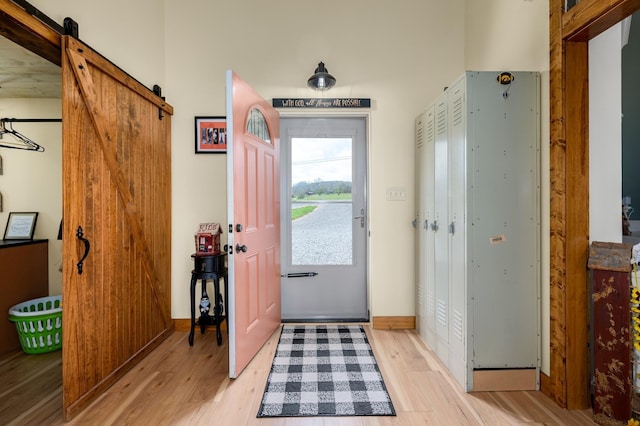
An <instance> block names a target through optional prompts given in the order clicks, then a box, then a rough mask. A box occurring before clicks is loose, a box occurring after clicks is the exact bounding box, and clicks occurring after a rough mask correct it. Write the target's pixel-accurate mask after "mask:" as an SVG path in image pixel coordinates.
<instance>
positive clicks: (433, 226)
mask: <svg viewBox="0 0 640 426" xmlns="http://www.w3.org/2000/svg"><path fill="white" fill-rule="evenodd" d="M431 230H432V231H436V232H437V231H438V221H437V220H434V221H433V223H432V224H431Z"/></svg>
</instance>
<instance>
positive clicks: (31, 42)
mask: <svg viewBox="0 0 640 426" xmlns="http://www.w3.org/2000/svg"><path fill="white" fill-rule="evenodd" d="M0 35H1V36H4V37H6V38H8V39H9V40H11V41H13V42H14V43H17V44H19V45H21V46H23V47H24V48H26V49H28V50H30V51H31V52H33V53H35V54H36V55H39V56H42V57H43V58H45V59H46V60H48V61H50V62H53V63H54V64H56V65H58V66H59V65H60V64H61V60H62V59H61V58H62V56H61V50H60V49H61V45H62V43H61V35H60V34H59V33H58V32H57V31H54V30H53V29H52V28H51V27H49V26H48V25H46V24H44V23H43V22H42V21H40V20H39V19H37V18H35V17H33V16H32V15H31V14H29V13H28V12H26V11H25V10H24V9H22V8H21V7H19V6H17V5H16V4H15V3H13V2H12V1H11V0H0Z"/></svg>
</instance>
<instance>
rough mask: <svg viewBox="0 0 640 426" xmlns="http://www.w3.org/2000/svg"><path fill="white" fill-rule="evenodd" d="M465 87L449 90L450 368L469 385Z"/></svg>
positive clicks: (455, 87)
mask: <svg viewBox="0 0 640 426" xmlns="http://www.w3.org/2000/svg"><path fill="white" fill-rule="evenodd" d="M465 85H466V79H464V78H463V79H460V80H459V81H458V82H457V83H456V84H454V85H453V86H452V87H451V89H449V143H448V151H447V155H448V161H449V169H448V184H449V211H448V221H447V223H448V229H447V231H448V233H449V296H450V307H449V324H450V326H449V349H450V350H449V354H450V355H449V365H450V367H449V368H450V370H451V372H452V374H453V375H454V377H455V378H456V379H457V380H458V381H459V382H460V383H462V384H463V385H464V384H465V383H466V378H467V370H466V356H465V351H466V308H467V306H466V290H467V274H466V270H467V269H466V263H467V259H466V238H467V232H466V221H465V217H466V179H465V175H466V173H465V168H466V159H467V156H466V125H465Z"/></svg>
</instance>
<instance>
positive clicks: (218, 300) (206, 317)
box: [189, 252, 229, 346]
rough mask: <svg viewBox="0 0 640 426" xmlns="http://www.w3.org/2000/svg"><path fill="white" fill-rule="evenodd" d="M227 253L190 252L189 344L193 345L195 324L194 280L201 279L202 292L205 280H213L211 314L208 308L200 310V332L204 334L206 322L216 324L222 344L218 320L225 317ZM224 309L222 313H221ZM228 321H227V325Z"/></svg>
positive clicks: (205, 284)
mask: <svg viewBox="0 0 640 426" xmlns="http://www.w3.org/2000/svg"><path fill="white" fill-rule="evenodd" d="M226 255H227V253H225V252H223V253H220V254H211V255H209V254H206V255H196V254H192V255H191V258H192V259H193V271H191V332H190V333H189V345H190V346H193V334H194V329H195V326H196V307H195V304H196V300H195V299H196V282H197V281H198V280H201V281H202V294H203V295H206V294H207V280H213V293H214V294H213V298H212V299H213V301H212V302H211V303H212V304H213V306H212V307H213V315H210V314H209V309H207V307H204V308H203V309H201V312H200V320H199V324H200V334H204V331H205V329H206V328H207V325H208V324H215V325H216V339H217V341H218V345H221V344H222V332H221V331H220V322H221V321H222V320H223V319H226V318H227V315H226V313H227V312H228V311H227V309H228V307H227V299H228V294H229V293H228V290H229V285H228V283H227V267H226V266H225V258H226ZM220 278H222V279H223V280H224V307H223V298H222V295H221V294H220ZM223 310H224V314H223ZM228 326H229V323H227V327H228Z"/></svg>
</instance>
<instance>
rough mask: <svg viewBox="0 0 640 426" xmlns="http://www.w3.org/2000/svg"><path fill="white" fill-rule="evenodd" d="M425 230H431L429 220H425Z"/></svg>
mask: <svg viewBox="0 0 640 426" xmlns="http://www.w3.org/2000/svg"><path fill="white" fill-rule="evenodd" d="M424 229H426V230H427V231H428V230H429V220H428V219H425V220H424Z"/></svg>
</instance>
